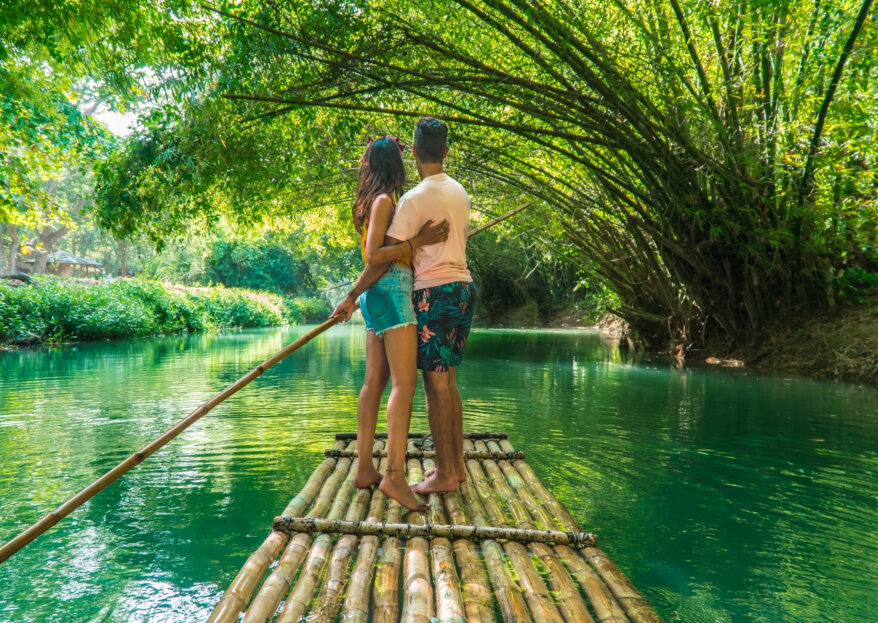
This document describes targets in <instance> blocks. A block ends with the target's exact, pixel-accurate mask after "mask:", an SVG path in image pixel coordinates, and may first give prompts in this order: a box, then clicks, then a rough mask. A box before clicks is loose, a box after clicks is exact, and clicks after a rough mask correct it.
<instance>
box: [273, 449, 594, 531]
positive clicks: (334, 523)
mask: <svg viewBox="0 0 878 623" xmlns="http://www.w3.org/2000/svg"><path fill="white" fill-rule="evenodd" d="M410 460H413V461H414V460H417V459H410ZM409 514H410V515H413V513H409ZM418 521H420V519H419V520H418ZM523 525H527V524H523ZM531 525H532V524H531ZM274 529H275V530H278V531H280V532H288V533H291V534H292V533H296V532H303V533H308V534H353V535H358V536H366V535H370V534H372V535H378V534H380V535H388V536H398V537H407V538H422V539H475V540H477V541H482V540H486V539H500V540H504V541H513V542H517V543H562V544H564V545H572V546H575V547H585V546H588V545H590V544H594V543H596V542H597V537H595V535H593V534H591V533H590V532H561V531H560V530H536V529H533V528H512V527H505V526H503V527H496V526H484V527H479V526H458V525H453V524H434V523H423V522H421V523H387V522H380V521H376V522H369V521H345V520H342V519H316V518H307V517H275V520H274Z"/></svg>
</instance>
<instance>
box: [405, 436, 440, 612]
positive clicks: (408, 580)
mask: <svg viewBox="0 0 878 623" xmlns="http://www.w3.org/2000/svg"><path fill="white" fill-rule="evenodd" d="M408 447H409V450H410V451H411V450H414V442H412V441H409V443H408ZM407 467H408V479H407V480H408V482H409V483H410V484H417V483H419V482H421V481H422V480H423V479H424V470H423V469H421V462H420V461H419V460H417V459H409V460H408V461H407ZM406 518H407V519H408V521H409V522H410V523H409V524H407V525H415V526H417V525H422V526H423V524H424V523H425V522H424V514H423V513H420V512H417V511H409V512H408V514H407V517H406ZM427 551H428V543H427V540H426V539H425V538H423V537H413V538H410V539H409V540H408V542H407V543H406V552H405V558H404V564H403V599H402V616H401V617H400V621H403V622H404V623H431V619H432V618H433V584H432V583H431V582H430V560H429V556H428V554H427Z"/></svg>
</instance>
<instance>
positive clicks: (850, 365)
mask: <svg viewBox="0 0 878 623" xmlns="http://www.w3.org/2000/svg"><path fill="white" fill-rule="evenodd" d="M595 328H597V329H600V330H601V331H602V332H603V333H605V334H607V335H609V336H611V337H614V338H619V339H620V340H626V341H628V337H627V336H628V326H627V323H626V322H625V321H624V320H622V319H621V318H619V317H618V316H614V315H613V314H605V315H604V316H603V317H601V318H600V319H599V320H598V322H597V323H596V324H595ZM628 343H629V344H630V343H631V342H630V341H629V342H628ZM685 359H686V361H693V362H695V361H698V362H707V363H709V364H715V365H733V366H738V365H741V366H746V367H750V368H753V369H755V370H760V371H764V372H774V373H789V374H795V375H797V376H811V377H815V378H824V379H838V380H842V381H848V382H852V383H864V384H869V385H878V303H876V302H871V303H866V304H862V305H857V306H849V307H848V306H845V307H839V308H838V310H837V311H836V312H835V313H834V314H828V313H825V314H817V315H814V316H811V317H809V318H802V319H799V320H798V321H795V322H793V321H787V322H783V323H776V324H774V325H771V326H769V327H766V329H765V330H764V331H763V332H761V333H760V334H754V335H753V336H751V337H750V338H749V339H747V340H743V341H741V342H739V343H730V342H729V341H728V340H716V341H714V342H708V343H707V344H705V345H704V346H703V347H702V348H700V349H698V350H691V351H690V352H689V353H687V354H686V357H685Z"/></svg>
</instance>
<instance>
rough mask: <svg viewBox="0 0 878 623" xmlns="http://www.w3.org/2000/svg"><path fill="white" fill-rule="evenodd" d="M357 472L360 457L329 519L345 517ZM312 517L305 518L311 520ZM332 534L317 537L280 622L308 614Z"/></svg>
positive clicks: (290, 622)
mask: <svg viewBox="0 0 878 623" xmlns="http://www.w3.org/2000/svg"><path fill="white" fill-rule="evenodd" d="M381 444H382V442H380V441H376V442H375V444H374V446H373V448H377V449H380V448H381ZM345 460H347V461H351V459H340V462H341V461H345ZM356 475H357V460H356V459H353V460H352V463H351V466H350V469H349V470H348V473H347V476H346V477H345V479H344V482H343V483H342V485H341V487H339V490H338V493H337V494H336V496H335V500H334V501H333V503H332V508H330V509H329V514H327V516H326V517H327V519H328V520H330V521H331V520H333V519H337V518H340V517H344V516H345V513H346V512H347V510H348V507H349V506H350V502H351V494H352V493H353V491H354V489H355V487H354V478H355V477H356ZM308 520H309V519H306V521H308ZM332 541H333V536H332V535H330V534H321V535H320V536H318V537H317V539H315V541H314V543H313V544H312V545H311V549H310V551H309V552H308V558H307V559H306V561H305V567H304V568H303V569H302V572H301V574H300V575H299V578H298V580H297V581H296V584H295V585H294V586H293V589H292V592H291V593H290V594H289V596H287V599H286V600H285V601H284V605H283V608H282V609H281V611H280V615H279V616H278V617H277V623H297V622H298V621H299V619H300V618H301V617H302V616H304V615H305V613H306V612H307V610H308V604H310V603H311V598H312V597H313V596H314V591H315V589H316V588H317V585H318V584H319V582H320V580H321V578H322V576H323V570H324V567H325V565H326V560H327V555H328V553H329V548H330V547H331V546H332Z"/></svg>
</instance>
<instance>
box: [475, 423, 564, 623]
mask: <svg viewBox="0 0 878 623" xmlns="http://www.w3.org/2000/svg"><path fill="white" fill-rule="evenodd" d="M463 445H464V448H463V449H464V450H471V449H473V448H472V442H471V441H469V440H464V442H463ZM466 467H467V471H468V472H469V475H470V478H471V479H472V484H473V487H474V488H475V489H476V491H478V493H479V496H480V497H481V499H482V502H483V503H484V508H485V510H486V512H487V514H488V518H489V520H490V521H491V522H492V523H493V524H494V525H496V526H508V525H509V520H508V519H507V517H506V513H505V511H504V510H503V506H502V504H501V502H500V500H499V499H498V497H497V494H496V492H495V491H494V489H493V487H491V486H490V484H489V482H488V479H487V478H486V477H485V474H484V472H483V471H482V467H481V465H480V464H479V461H476V460H475V459H470V460H469V461H467V462H466ZM503 551H504V552H506V555H507V556H508V557H509V561H510V562H511V563H512V568H513V570H514V571H515V573H516V575H517V576H518V581H519V583H520V586H521V589H522V591H523V592H524V596H525V599H526V600H527V603H528V606H529V607H530V612H531V616H532V617H533V620H534V621H535V622H536V623H556V622H557V623H560V622H561V621H563V618H562V616H561V613H560V612H559V611H558V608H557V607H555V604H554V603H552V599H551V597H550V596H549V589H548V587H547V586H546V583H545V581H544V580H543V578H542V577H541V576H540V574H539V572H538V571H537V569H536V567H534V564H533V561H532V560H531V557H530V554H529V552H528V551H527V548H525V547H524V545H522V544H521V543H516V542H511V541H510V542H507V543H504V544H503Z"/></svg>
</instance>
